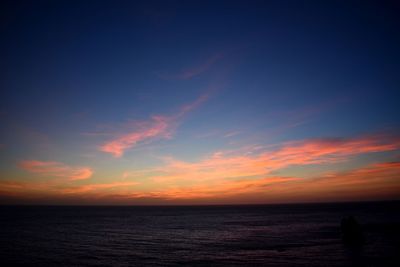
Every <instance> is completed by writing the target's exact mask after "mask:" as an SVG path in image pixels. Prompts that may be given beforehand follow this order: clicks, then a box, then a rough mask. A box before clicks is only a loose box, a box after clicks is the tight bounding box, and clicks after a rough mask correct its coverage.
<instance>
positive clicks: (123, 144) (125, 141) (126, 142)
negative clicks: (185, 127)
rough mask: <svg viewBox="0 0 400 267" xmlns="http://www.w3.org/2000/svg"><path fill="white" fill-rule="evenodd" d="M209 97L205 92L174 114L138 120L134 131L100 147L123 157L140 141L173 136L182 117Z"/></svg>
mask: <svg viewBox="0 0 400 267" xmlns="http://www.w3.org/2000/svg"><path fill="white" fill-rule="evenodd" d="M207 99H208V94H204V95H202V96H200V97H199V98H197V99H196V100H195V101H194V102H192V103H190V104H187V105H184V106H182V107H181V108H180V110H179V112H178V113H176V114H174V115H171V116H164V115H157V116H153V117H151V118H150V120H148V121H142V122H137V123H135V126H136V129H135V130H134V131H131V132H128V133H124V134H120V135H119V136H118V137H116V138H114V139H113V140H111V141H108V142H107V143H105V144H103V145H102V146H100V148H99V149H100V151H103V152H106V153H110V154H112V155H113V156H114V157H121V156H122V155H123V154H124V152H125V150H127V149H130V148H133V147H134V146H135V145H136V144H137V143H139V142H143V141H151V140H157V139H168V138H171V137H172V134H173V132H174V131H175V128H176V127H177V125H178V124H179V121H180V120H181V119H182V117H183V116H185V115H186V114H187V113H188V112H190V111H192V110H193V109H195V108H197V107H198V106H200V105H201V104H202V103H203V102H204V101H206V100H207Z"/></svg>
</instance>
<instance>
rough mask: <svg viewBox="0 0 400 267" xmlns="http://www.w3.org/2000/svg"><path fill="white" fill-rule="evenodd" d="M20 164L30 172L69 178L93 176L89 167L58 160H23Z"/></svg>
mask: <svg viewBox="0 0 400 267" xmlns="http://www.w3.org/2000/svg"><path fill="white" fill-rule="evenodd" d="M18 166H19V167H20V168H22V169H24V170H26V171H28V172H32V173H37V174H40V175H43V176H53V177H64V178H67V179H69V180H84V179H88V178H90V177H91V176H92V174H93V170H92V169H91V168H89V167H72V166H68V165H66V164H64V163H61V162H57V161H39V160H23V161H21V162H19V163H18Z"/></svg>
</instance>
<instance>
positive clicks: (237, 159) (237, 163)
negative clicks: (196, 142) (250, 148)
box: [153, 136, 400, 183]
mask: <svg viewBox="0 0 400 267" xmlns="http://www.w3.org/2000/svg"><path fill="white" fill-rule="evenodd" d="M399 148H400V139H398V138H387V137H386V138H382V136H365V137H359V138H353V139H344V138H331V139H314V140H306V141H296V142H288V143H285V144H283V146H282V147H280V148H279V149H276V150H273V151H264V152H258V154H256V155H254V154H251V153H250V154H249V153H246V152H245V151H241V154H239V155H238V154H235V153H234V152H229V153H227V154H225V153H224V152H218V153H214V154H213V155H211V156H210V157H207V158H205V159H203V160H201V161H198V162H185V161H181V160H177V159H174V158H167V159H166V163H167V164H166V166H163V167H161V168H159V169H158V171H159V173H160V175H157V176H155V177H153V180H154V181H156V182H164V183H172V182H176V181H182V180H186V181H188V180H189V181H204V180H207V181H213V180H218V181H219V180H221V179H226V178H243V177H256V176H262V175H268V174H270V173H271V172H272V171H276V170H280V169H283V168H285V167H288V166H293V165H310V164H323V163H333V162H338V161H343V160H345V159H347V158H348V157H350V156H352V155H357V154H364V153H372V152H382V151H391V150H395V149H399ZM153 172H154V170H153Z"/></svg>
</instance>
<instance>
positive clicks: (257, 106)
mask: <svg viewBox="0 0 400 267" xmlns="http://www.w3.org/2000/svg"><path fill="white" fill-rule="evenodd" d="M399 13H400V5H399V3H398V2H397V1H143V2H140V1H5V2H3V3H2V4H1V29H2V42H1V44H0V48H1V58H2V60H1V62H0V67H1V73H2V74H1V76H2V79H1V88H2V90H1V100H0V119H1V121H2V126H1V135H0V137H1V139H2V140H0V145H1V146H0V149H1V150H0V151H1V152H2V161H3V162H4V163H3V166H2V168H3V173H7V174H9V173H13V175H14V176H16V177H14V176H13V177H11V178H12V180H16V181H17V180H18V181H19V180H24V179H25V178H24V177H25V176H24V175H23V174H21V173H22V172H21V170H20V169H21V168H18V167H17V166H16V163H15V162H20V161H22V160H26V159H35V160H40V161H56V162H63V163H65V164H71V165H73V164H75V165H76V164H78V165H85V166H86V165H91V166H92V165H94V166H103V167H98V168H100V170H98V171H97V172H96V173H105V174H104V175H105V176H107V175H109V173H114V174H115V173H122V172H124V171H125V169H127V168H128V167H129V166H130V165H129V163H127V162H126V161H127V160H128V159H130V160H133V161H134V162H136V163H137V164H138V165H135V166H133V167H134V168H138V169H140V168H141V167H143V166H154V165H155V164H157V162H158V160H159V158H165V157H174V158H179V159H183V160H200V159H201V158H204V157H205V156H206V155H210V154H213V153H215V152H216V151H232V150H235V151H241V149H242V148H243V147H249V146H256V145H263V146H264V145H265V146H276V145H278V144H281V143H284V142H291V141H298V140H308V139H320V138H355V137H360V136H367V135H368V136H369V135H373V134H377V133H378V134H381V133H384V134H387V133H388V132H389V133H390V135H396V134H397V133H398V130H399V118H400V109H399V99H400V88H399V84H400V78H399V77H400V75H399V70H400V52H399V47H400V34H399V30H398V29H399V28H400V18H399V16H398V14H399ZM202 97H204V99H203V100H204V101H203V100H201V101H199V103H198V104H194V103H196V99H197V100H198V99H199V98H200V99H201V98H202ZM185 105H193V108H191V109H190V111H187V112H186V111H183V110H184V106H185ZM178 114H180V115H178ZM152 116H161V117H163V118H168V119H166V120H167V123H168V125H169V126H168V129H167V130H166V129H164V130H160V131H161V132H160V133H156V134H154V136H150V137H141V139H140V138H139V139H138V141H137V143H135V144H133V143H132V142H131V141H129V142H131V143H129V142H128V143H129V144H128V145H127V144H125V145H126V147H124V149H123V150H122V152H124V153H123V155H124V157H122V159H121V158H120V159H119V160H120V161H116V160H115V159H112V162H111V163H110V161H109V159H108V158H109V157H110V155H108V154H107V153H104V152H109V153H111V154H112V153H114V156H117V157H121V155H117V153H118V152H116V151H115V150H113V152H110V151H104V150H107V149H110V148H104V147H102V145H103V146H104V144H105V143H107V142H108V141H110V140H114V139H113V138H117V139H118V138H120V137H121V136H125V135H127V134H129V133H136V132H141V131H146V129H147V130H148V129H149V128H152V126H149V125H148V124H152V123H153V121H152V119H151V118H152ZM159 126H160V125H159ZM154 127H155V126H154ZM160 127H161V126H160ZM117 139H116V140H117ZM227 139H228V140H227ZM110 142H111V141H110ZM154 146H155V148H154ZM112 149H115V148H114V147H113V148H112ZM135 149H138V150H139V151H138V152H136V150H135ZM143 150H144V151H147V152H143ZM149 151H150V152H149ZM142 153H145V154H142ZM146 153H148V154H146ZM88 155H90V156H88ZM96 157H97V158H96ZM382 157H383V156H382ZM387 157H388V156H386V158H387ZM127 158H128V159H127ZM124 160H125V161H124ZM121 161H122V163H121ZM128 161H129V160H128ZM375 161H377V159H376V158H375ZM158 163H159V162H158ZM104 164H105V165H104ZM9 166H13V167H9ZM92 167H93V166H92ZM93 168H94V167H93ZM101 168H103V169H101ZM335 168H336V167H335ZM343 168H345V167H343ZM346 168H347V169H348V168H349V167H348V166H347V165H346ZM111 170H112V171H111ZM18 172H20V173H19V174H18V175H19V176H18V175H17V174H16V173H18ZM106 174H107V175H106ZM104 175H103V176H104ZM5 176H6V175H5ZM100 176H101V175H100ZM6 178H7V177H5V178H3V179H6ZM104 179H105V178H104ZM104 179H103V180H104Z"/></svg>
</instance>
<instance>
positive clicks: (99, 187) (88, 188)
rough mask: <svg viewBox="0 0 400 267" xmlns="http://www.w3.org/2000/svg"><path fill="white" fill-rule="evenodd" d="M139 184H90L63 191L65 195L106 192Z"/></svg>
mask: <svg viewBox="0 0 400 267" xmlns="http://www.w3.org/2000/svg"><path fill="white" fill-rule="evenodd" d="M138 184H139V183H137V182H113V183H104V184H88V185H81V186H74V187H68V188H64V189H62V190H61V192H62V193H64V194H82V193H88V192H95V191H106V190H109V189H114V188H121V187H122V188H127V187H131V186H134V185H138Z"/></svg>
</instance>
